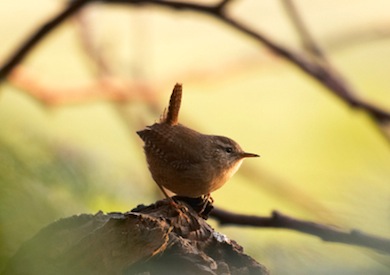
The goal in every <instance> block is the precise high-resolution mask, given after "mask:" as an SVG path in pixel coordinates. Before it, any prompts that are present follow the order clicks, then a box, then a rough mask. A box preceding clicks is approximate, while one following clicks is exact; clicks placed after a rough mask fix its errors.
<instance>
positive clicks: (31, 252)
mask: <svg viewBox="0 0 390 275" xmlns="http://www.w3.org/2000/svg"><path fill="white" fill-rule="evenodd" d="M178 205H179V207H178V206H177V205H175V204H173V203H172V201H170V200H163V201H158V202H157V203H155V204H152V205H150V206H147V207H146V206H139V207H137V208H136V209H133V210H132V211H130V212H126V213H108V214H104V213H103V212H98V213H97V214H95V215H92V214H81V215H78V216H72V217H69V218H65V219H61V220H59V221H57V222H54V223H52V224H50V225H49V226H47V227H46V228H44V229H42V230H41V231H40V232H39V233H38V234H37V235H36V236H35V237H33V238H32V239H31V240H29V241H27V242H25V243H24V244H23V245H22V246H21V248H20V249H19V251H18V252H17V253H16V254H15V255H14V257H13V258H12V259H11V260H10V262H9V264H8V266H7V268H6V269H5V271H4V272H3V274H268V271H267V269H266V268H265V267H264V266H262V265H261V264H259V263H257V262H256V261H255V260H254V259H252V258H251V257H249V256H248V255H246V254H244V253H243V248H242V247H241V246H240V245H238V244H237V243H236V242H235V241H233V240H230V239H229V238H227V237H226V236H225V235H223V234H220V233H218V232H216V231H215V230H214V229H213V228H211V227H210V225H208V224H207V223H206V221H205V220H204V219H203V218H201V217H200V216H199V215H198V214H197V213H196V212H195V211H194V210H193V209H192V208H191V207H190V206H189V205H187V204H185V203H184V202H179V203H178Z"/></svg>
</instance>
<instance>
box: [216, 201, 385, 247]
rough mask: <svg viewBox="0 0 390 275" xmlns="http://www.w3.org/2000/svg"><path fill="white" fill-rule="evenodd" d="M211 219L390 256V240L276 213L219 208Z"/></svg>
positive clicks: (226, 223) (221, 223) (225, 223)
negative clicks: (285, 231) (254, 213)
mask: <svg viewBox="0 0 390 275" xmlns="http://www.w3.org/2000/svg"><path fill="white" fill-rule="evenodd" d="M210 217H212V218H214V219H216V220H217V221H218V222H219V224H220V225H229V224H233V225H243V226H254V227H260V228H283V229H291V230H295V231H298V232H301V233H305V234H310V235H313V236H317V237H319V238H321V239H322V240H323V241H326V242H335V243H344V244H349V245H356V246H361V247H366V248H371V249H375V250H378V251H381V252H385V253H388V254H390V240H389V239H385V238H381V237H377V236H373V235H368V234H366V233H363V232H361V231H357V230H351V231H345V230H341V229H338V228H336V227H333V226H329V225H323V224H318V223H314V222H309V221H304V220H298V219H295V218H292V217H288V216H286V215H283V214H281V213H279V212H276V211H274V212H273V213H272V216H271V217H259V216H251V215H242V214H235V213H232V212H229V211H226V210H222V209H219V208H214V209H213V210H212V211H211V213H210Z"/></svg>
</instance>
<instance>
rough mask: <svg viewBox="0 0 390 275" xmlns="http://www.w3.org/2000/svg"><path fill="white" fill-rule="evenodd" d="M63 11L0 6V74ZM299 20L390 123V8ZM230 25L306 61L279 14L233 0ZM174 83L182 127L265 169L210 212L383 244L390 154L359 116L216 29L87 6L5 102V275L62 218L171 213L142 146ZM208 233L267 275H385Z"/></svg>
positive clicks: (293, 237) (8, 90) (324, 6)
mask: <svg viewBox="0 0 390 275" xmlns="http://www.w3.org/2000/svg"><path fill="white" fill-rule="evenodd" d="M214 2H215V1H206V0H203V1H198V3H203V4H208V3H214ZM65 4H66V1H60V0H57V1H54V0H36V1H29V0H14V1H2V2H0V18H1V21H2V24H1V27H0V34H1V43H0V64H3V63H4V62H5V60H6V59H7V57H8V56H10V54H11V53H12V52H13V51H14V50H15V49H16V48H17V47H18V46H19V45H20V44H21V43H22V42H23V41H24V39H25V38H26V37H27V36H28V35H29V34H31V33H32V32H33V31H34V30H36V28H37V27H38V26H40V25H41V24H43V23H44V22H46V21H47V20H48V19H49V18H51V17H52V16H54V15H55V14H57V13H58V12H59V11H60V10H61V9H62V8H63V7H64V5H65ZM296 6H297V7H298V9H299V11H300V14H301V16H302V18H303V19H304V21H305V22H306V25H307V27H308V29H309V30H310V31H311V33H312V35H313V37H314V38H315V39H316V40H317V42H318V43H319V44H320V45H321V46H322V47H323V49H324V50H325V51H326V53H327V54H328V57H329V59H330V60H331V61H332V63H333V64H334V66H335V67H336V68H338V70H339V71H340V72H342V74H343V76H344V77H345V78H346V79H347V80H348V81H349V82H350V83H352V85H353V86H354V87H356V88H357V90H358V91H359V93H360V94H359V97H360V98H363V99H364V100H367V101H368V102H371V103H373V104H376V105H377V106H380V107H382V108H384V109H387V110H390V96H389V91H390V81H389V76H390V74H389V72H390V39H389V37H390V32H389V26H390V19H389V11H390V2H389V1H386V0H374V1H368V0H355V1H353V4H352V3H351V1H346V0H342V1H323V0H314V1H313V0H312V1H309V0H300V1H296ZM228 11H229V13H228V14H229V16H231V17H233V18H235V19H237V20H238V21H240V22H243V23H245V24H246V25H248V26H250V27H251V28H253V29H255V30H256V31H259V32H262V33H264V34H265V35H267V36H268V37H270V38H271V39H274V40H275V41H277V42H278V43H280V44H282V45H284V46H286V47H288V48H290V49H293V50H294V51H302V49H301V47H300V43H299V38H298V36H297V34H296V31H295V29H294V27H292V25H291V21H289V19H288V16H287V15H286V11H285V9H284V8H283V5H282V4H281V2H280V1H271V0H263V1H255V0H237V1H233V2H232V3H231V5H229V7H228ZM176 82H182V83H183V89H184V95H183V102H182V109H181V114H180V120H181V122H182V123H183V124H185V125H187V126H189V127H191V128H194V129H196V130H198V131H200V132H203V133H209V134H218V135H225V136H228V137H230V138H232V139H234V140H236V141H237V142H238V143H239V144H240V145H241V146H242V147H243V148H244V149H245V150H246V151H249V152H254V153H258V154H260V155H261V158H259V159H249V160H246V161H245V162H244V164H243V166H242V168H241V170H240V171H239V172H238V173H237V174H236V175H235V176H234V177H233V178H232V179H231V180H230V181H229V182H228V183H227V184H226V185H225V186H224V187H223V188H222V189H220V190H218V191H217V192H215V193H214V194H213V198H214V200H215V205H216V206H218V207H221V208H224V209H227V210H231V211H235V212H239V213H247V214H255V215H265V216H267V215H270V213H271V211H272V210H278V211H281V212H282V213H284V214H287V215H291V216H293V217H296V218H300V219H307V220H312V221H315V222H320V223H326V224H333V225H337V226H339V227H341V228H346V229H350V228H356V229H360V230H363V231H365V232H367V233H370V234H374V235H378V236H382V237H390V182H389V179H390V146H389V144H390V143H389V139H386V138H384V136H383V135H382V134H381V133H380V131H378V129H377V127H376V126H375V125H374V124H373V123H372V121H371V120H370V119H369V118H368V116H367V115H366V114H365V113H364V112H362V111H356V110H353V109H351V108H349V107H348V106H347V105H346V104H345V103H344V102H342V101H340V100H339V99H338V98H337V97H335V96H334V95H332V94H331V93H330V92H329V91H328V90H327V89H325V88H324V87H323V86H321V85H320V84H319V83H317V82H316V81H314V80H313V79H312V78H311V77H309V76H308V75H306V74H304V73H302V72H301V71H300V70H298V69H297V68H296V67H295V66H293V65H291V64H290V63H289V62H287V61H286V60H284V59H282V58H280V57H278V56H275V55H274V54H273V53H271V52H270V51H269V50H268V49H266V48H265V47H264V46H262V45H261V44H259V43H258V42H256V41H254V40H252V39H249V38H248V37H246V36H244V35H242V34H241V33H239V32H237V31H235V30H233V29H232V28H229V27H227V26H226V25H224V24H223V23H221V22H220V21H218V20H216V19H215V18H212V17H209V16H206V15H203V14H199V13H194V12H178V11H174V10H171V9H163V8H157V7H134V6H124V5H122V6H121V5H115V6H114V5H104V4H93V5H91V6H88V7H86V8H85V9H83V10H82V12H80V13H78V14H77V16H75V17H72V18H71V19H70V20H68V21H66V22H65V23H64V24H62V25H61V26H60V27H59V28H57V29H56V30H55V31H54V32H52V33H51V34H50V35H49V36H48V37H47V38H46V39H45V40H43V41H42V42H41V43H40V44H39V46H38V47H36V48H35V49H34V51H33V52H32V53H31V54H30V55H29V57H28V58H27V59H26V60H25V61H24V62H23V63H22V64H21V65H20V66H18V67H17V68H16V70H15V71H14V72H13V74H12V75H10V77H9V78H8V81H7V82H4V83H2V85H1V87H0V125H1V129H2V130H1V131H0V270H1V269H2V268H3V267H4V265H5V264H6V262H7V260H8V259H9V257H11V256H12V255H13V254H14V253H15V251H16V250H17V249H18V248H19V246H20V245H21V244H22V243H23V242H24V241H26V240H28V239H29V238H31V237H32V236H34V235H35V234H36V233H37V232H38V231H39V230H40V229H41V228H43V227H44V226H46V225H48V224H50V223H52V222H53V221H55V220H57V219H60V218H65V217H69V216H72V215H76V214H80V213H96V212H97V211H99V210H102V211H104V212H110V211H122V212H124V211H128V210H130V209H132V208H133V207H135V206H136V205H138V204H150V203H153V202H154V201H156V200H157V199H160V198H162V194H160V192H159V190H158V189H157V188H156V185H155V183H154V182H153V180H152V178H151V176H150V175H149V172H148V170H147V166H146V161H145V158H144V155H143V151H142V142H141V140H140V139H139V137H138V136H137V135H136V134H135V132H136V131H137V130H140V129H142V128H144V127H145V126H146V125H150V124H153V123H154V122H155V121H157V120H158V119H159V116H160V115H161V114H162V112H163V110H164V108H165V107H166V106H167V104H168V100H169V96H170V93H171V91H172V88H173V86H174V84H175V83H176ZM389 132H390V131H389ZM210 223H212V225H213V226H214V227H216V229H217V230H218V231H220V232H222V233H224V234H226V235H227V236H228V237H229V238H231V239H234V240H236V241H237V242H238V243H239V244H240V245H242V246H243V247H244V249H245V251H246V253H248V254H249V255H251V256H252V257H254V258H255V259H257V260H258V261H259V262H260V263H262V264H264V265H266V266H267V267H268V268H269V269H270V270H271V272H272V273H273V274H388V273H389V271H390V261H389V257H386V256H385V255H381V254H379V253H375V252H373V251H369V250H365V249H362V248H357V247H353V246H347V245H342V244H332V243H325V242H322V241H321V240H319V239H317V238H314V237H311V236H308V235H304V234H301V233H296V232H292V231H288V230H277V229H259V228H241V227H237V226H230V227H218V225H217V224H216V223H215V222H213V221H212V220H210Z"/></svg>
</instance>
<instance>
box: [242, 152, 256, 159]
mask: <svg viewBox="0 0 390 275" xmlns="http://www.w3.org/2000/svg"><path fill="white" fill-rule="evenodd" d="M242 157H243V158H258V157H260V156H259V155H258V154H253V153H246V152H244V153H242Z"/></svg>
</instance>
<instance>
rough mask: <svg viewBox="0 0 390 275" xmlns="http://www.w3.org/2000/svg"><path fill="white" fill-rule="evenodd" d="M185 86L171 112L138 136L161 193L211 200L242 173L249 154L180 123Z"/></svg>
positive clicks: (223, 139)
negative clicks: (211, 195)
mask: <svg viewBox="0 0 390 275" xmlns="http://www.w3.org/2000/svg"><path fill="white" fill-rule="evenodd" d="M181 96H182V85H181V84H176V85H175V87H174V89H173V92H172V95H171V99H170V102H169V107H168V112H167V113H165V112H164V115H163V117H162V118H161V120H160V122H159V123H155V124H153V125H151V126H147V127H146V129H144V130H142V131H138V132H137V134H138V135H139V136H140V137H141V139H142V140H143V141H144V143H145V144H144V151H145V155H146V160H147V162H148V165H149V170H150V172H151V174H152V177H153V179H154V181H155V182H156V183H157V185H158V186H159V187H160V189H161V191H162V192H163V193H164V194H165V196H166V197H168V198H169V196H168V194H167V192H166V191H165V190H164V188H166V189H168V190H170V191H172V192H173V193H176V194H177V195H179V196H185V197H192V198H196V197H201V196H203V195H207V196H210V193H211V192H213V191H215V190H217V189H218V188H220V187H221V186H222V185H224V184H225V182H226V181H227V180H228V179H229V178H230V177H231V176H233V174H234V173H235V172H236V171H237V170H238V168H239V167H240V165H241V163H242V161H243V159H244V158H248V157H259V155H257V154H252V153H246V152H244V151H243V150H242V149H241V147H240V146H239V145H238V144H237V143H236V142H235V141H233V140H232V139H230V138H227V137H224V136H213V135H205V134H201V133H199V132H197V131H195V130H192V129H190V128H187V127H185V126H183V125H181V124H179V123H178V115H179V109H180V104H181Z"/></svg>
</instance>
